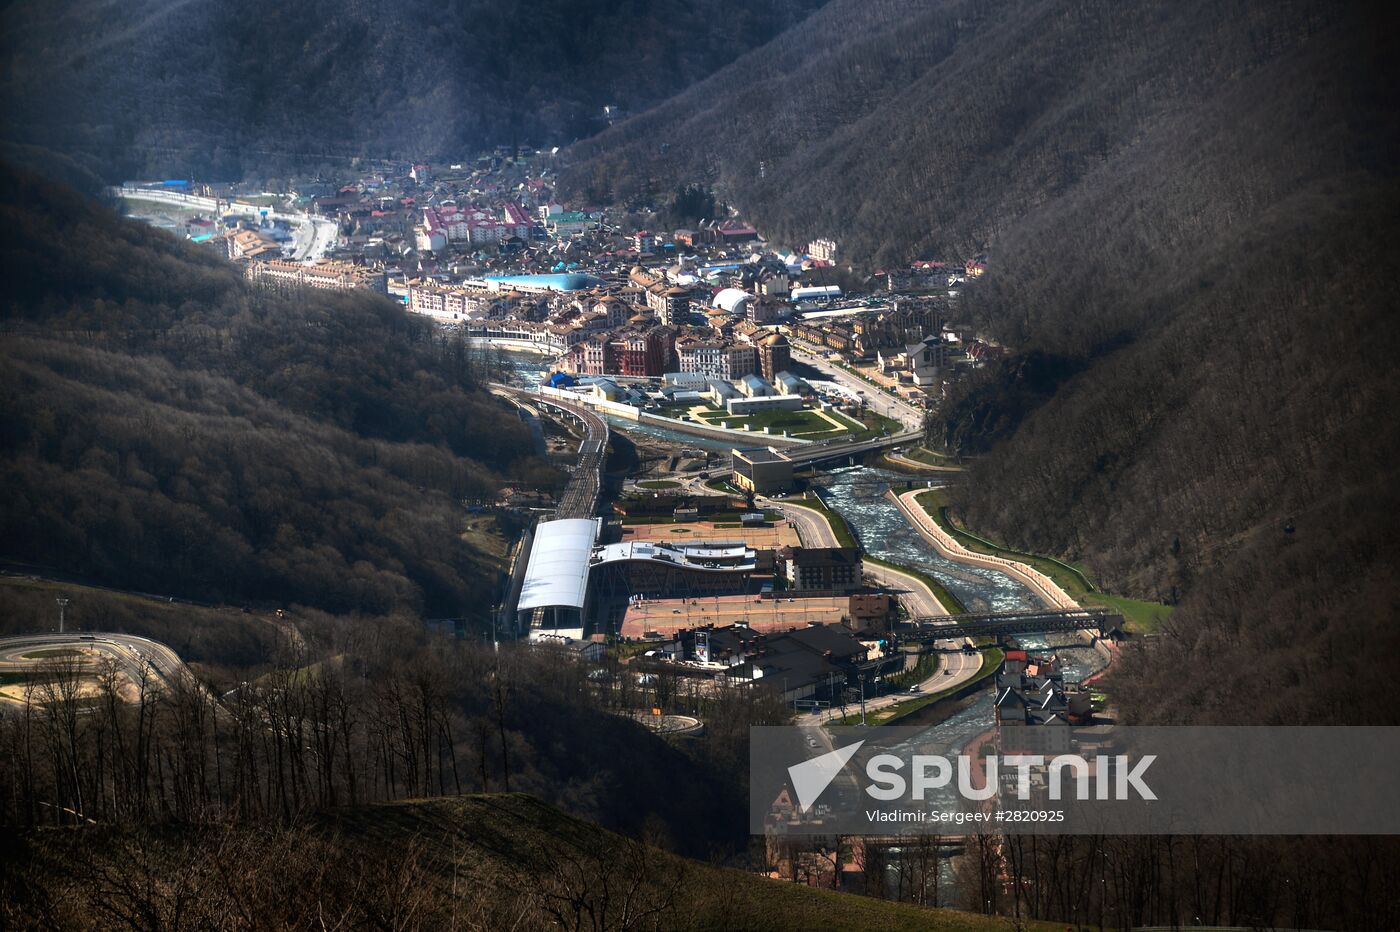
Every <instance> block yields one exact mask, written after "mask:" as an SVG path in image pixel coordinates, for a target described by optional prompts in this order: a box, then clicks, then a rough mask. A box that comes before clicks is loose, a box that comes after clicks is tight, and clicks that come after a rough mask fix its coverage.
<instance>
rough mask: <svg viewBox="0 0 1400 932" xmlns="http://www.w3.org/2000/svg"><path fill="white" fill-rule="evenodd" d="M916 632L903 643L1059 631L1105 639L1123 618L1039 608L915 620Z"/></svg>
mask: <svg viewBox="0 0 1400 932" xmlns="http://www.w3.org/2000/svg"><path fill="white" fill-rule="evenodd" d="M914 621H915V622H917V623H918V625H919V627H918V629H917V630H914V631H910V632H906V633H905V634H904V638H905V640H913V641H936V640H943V639H945V638H949V637H969V638H980V637H995V638H1001V637H1009V636H1011V635H1017V634H1052V633H1056V632H1061V631H1093V632H1095V633H1096V634H1097V635H1098V636H1099V637H1105V636H1107V635H1108V634H1109V633H1110V632H1111V631H1113V630H1114V629H1115V628H1120V627H1122V625H1123V616H1122V615H1121V614H1119V613H1117V612H1115V611H1113V610H1112V609H1107V608H1039V609H1025V610H1021V611H1014V612H965V613H962V614H959V615H937V616H932V617H928V618H916V619H914Z"/></svg>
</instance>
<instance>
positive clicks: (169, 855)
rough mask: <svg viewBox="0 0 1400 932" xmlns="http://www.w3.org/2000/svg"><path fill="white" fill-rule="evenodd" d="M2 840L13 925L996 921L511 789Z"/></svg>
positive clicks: (802, 925)
mask: <svg viewBox="0 0 1400 932" xmlns="http://www.w3.org/2000/svg"><path fill="white" fill-rule="evenodd" d="M7 850H8V851H9V853H10V857H12V858H15V856H16V855H18V857H17V858H15V860H12V861H11V862H10V864H8V865H7V867H8V868H9V870H7V871H6V872H5V877H6V878H7V879H6V880H5V881H4V882H3V884H4V885H3V886H0V892H3V893H4V896H3V901H4V902H5V903H6V904H7V907H6V908H5V909H6V912H0V917H4V918H7V919H8V920H9V923H11V924H14V925H15V926H17V927H22V926H24V925H26V924H28V923H30V922H34V921H36V920H48V921H49V922H56V923H57V924H58V925H61V926H62V927H64V928H69V929H110V928H127V927H135V926H140V925H141V923H142V922H143V921H144V922H154V923H155V924H156V925H159V926H160V927H162V928H170V929H174V928H202V929H244V928H284V927H285V928H304V927H307V926H312V927H316V926H317V925H318V923H319V922H321V921H326V922H327V926H328V927H329V926H330V925H331V924H332V922H331V921H329V920H327V918H326V917H330V918H331V919H332V920H334V921H335V923H340V924H342V925H341V927H348V928H395V929H447V928H457V929H482V930H485V929H492V930H494V929H506V928H527V929H536V928H546V927H549V928H555V927H558V928H565V929H598V930H602V929H676V930H679V929H697V930H698V929H716V930H718V929H757V928H762V929H814V928H823V929H889V930H895V929H911V930H913V929H919V930H969V932H975V930H984V929H985V930H995V929H1005V928H1008V925H1007V921H1006V920H1003V919H997V918H993V917H986V916H977V915H973V914H970V913H960V912H954V911H951V910H934V909H923V908H920V907H917V906H912V905H908V904H903V903H891V902H887V901H881V900H875V899H867V898H864V897H855V896H842V895H841V894H838V893H835V892H833V891H829V890H818V889H812V888H810V887H805V886H799V885H796V884H791V883H782V882H779V881H774V880H766V879H763V878H760V877H756V876H754V875H752V874H748V873H743V872H740V871H736V870H730V869H726V868H720V867H713V866H710V865H708V864H703V863H701V862H698V861H689V860H686V859H684V858H679V857H676V856H675V855H672V854H667V853H666V852H664V851H661V850H659V849H657V848H654V847H651V846H649V845H647V844H644V843H641V842H636V841H632V840H629V839H625V838H622V837H620V836H617V835H613V834H611V833H609V832H606V831H604V830H602V829H600V828H598V827H597V826H594V825H591V824H589V823H587V822H582V821H580V820H578V819H574V818H572V817H570V816H567V815H565V814H564V813H562V812H560V811H558V810H557V809H551V808H550V807H548V806H545V805H544V804H542V803H539V802H537V801H535V800H533V799H531V798H530V797H527V796H521V795H504V796H501V795H497V796H466V797H460V798H457V799H450V800H438V801H433V802H409V803H400V804H395V805H386V806H374V807H364V808H358V809H346V810H340V811H337V812H335V813H332V814H329V815H326V816H324V817H319V818H317V819H314V820H311V821H308V822H305V823H302V824H300V825H298V826H296V827H294V828H290V829H281V828H273V827H262V828H254V827H247V828H233V829H229V828H223V827H214V828H209V829H204V830H200V831H195V830H178V829H170V830H165V831H158V832H152V831H139V832H138V831H131V832H124V831H120V830H112V829H91V830H80V831H71V832H40V833H38V834H35V835H32V836H29V837H28V838H26V839H25V841H24V844H23V847H22V848H15V847H8V846H7ZM6 913H8V916H7V915H6ZM1018 927H1019V928H1024V929H1050V928H1058V926H1055V925H1054V924H1051V923H1023V924H1021V925H1020V926H1018Z"/></svg>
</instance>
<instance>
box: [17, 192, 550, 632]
mask: <svg viewBox="0 0 1400 932" xmlns="http://www.w3.org/2000/svg"><path fill="white" fill-rule="evenodd" d="M0 216H3V218H4V224H3V228H4V232H3V234H0V268H3V270H4V275H5V278H6V281H7V282H8V288H7V291H6V298H5V301H4V304H3V312H0V320H3V324H4V332H3V335H2V336H0V359H3V362H0V412H3V413H0V481H2V482H3V484H4V486H5V490H6V494H5V495H4V497H3V501H0V540H3V543H0V557H3V558H5V559H11V560H17V561H20V562H25V563H37V564H40V565H46V566H49V567H53V568H55V569H58V570H61V571H65V572H71V573H77V574H81V575H83V576H86V577H90V578H92V579H94V580H96V581H100V582H103V583H106V584H109V585H114V586H118V587H122V588H133V589H139V590H143V591H154V592H160V593H169V594H172V595H182V596H189V597H194V598H208V599H217V600H227V601H241V600H249V601H273V602H278V603H282V604H290V603H293V602H297V603H301V604H304V605H313V606H316V607H319V608H324V609H326V610H328V611H334V612H354V611H359V612H368V613H373V614H385V613H388V612H391V611H394V610H399V609H404V610H409V611H420V610H421V611H427V612H429V613H431V614H436V615H450V616H459V615H462V614H464V611H463V609H464V607H465V606H469V605H472V604H484V602H485V601H489V599H490V597H491V596H492V595H493V593H494V591H495V587H496V580H497V574H498V573H499V570H500V564H501V554H500V553H492V552H488V551H489V550H490V547H488V546H487V545H486V542H484V541H482V540H473V539H469V538H464V534H465V533H466V531H467V530H468V529H467V520H466V519H467V515H466V513H465V512H464V510H463V508H462V502H463V501H464V500H472V499H478V498H482V497H490V496H493V495H494V493H495V490H496V488H497V487H498V485H499V484H500V482H501V481H502V478H503V477H505V478H508V479H510V480H511V481H524V482H527V483H528V482H532V481H539V482H544V483H549V482H552V481H554V475H555V474H554V472H553V470H552V469H550V468H549V467H547V466H546V465H545V464H544V463H543V462H542V461H539V460H537V459H535V458H534V456H533V454H532V448H531V441H530V437H529V434H528V432H527V431H526V429H525V427H524V426H523V425H522V424H521V423H520V422H519V420H518V418H517V417H516V416H515V414H514V413H513V412H512V411H511V410H509V409H507V408H505V407H504V406H502V405H500V404H499V402H497V401H495V400H494V399H492V398H491V397H490V396H489V395H487V394H486V392H485V390H484V388H482V387H481V383H482V382H483V381H484V380H485V378H486V375H487V373H486V372H485V370H484V368H483V365H482V363H481V361H480V360H478V359H476V357H475V356H474V355H473V354H471V353H470V352H468V351H467V349H466V348H465V347H463V346H462V345H461V344H460V343H452V342H450V341H443V340H442V339H439V338H437V337H435V336H434V334H433V331H432V328H431V327H430V325H429V324H428V323H427V322H425V321H421V320H416V319H411V318H410V317H409V315H407V314H406V313H405V312H404V311H403V310H402V309H400V308H396V307H394V306H393V304H392V303H391V302H389V301H388V300H386V299H384V298H382V297H378V296H375V295H371V294H369V293H359V294H348V293H346V294H330V293H321V292H312V293H306V294H300V295H296V296H292V297H279V296H275V295H272V294H269V293H266V292H261V291H258V290H255V289H252V288H250V287H248V286H247V285H245V284H244V282H243V280H242V279H241V278H240V277H239V276H238V274H237V272H236V270H235V269H234V268H233V266H232V265H230V264H229V263H227V262H225V261H224V260H223V259H222V258H219V257H216V256H215V255H214V254H213V253H212V252H211V251H208V250H201V249H199V248H197V247H194V246H192V245H190V244H188V243H182V242H179V241H177V240H175V239H174V238H172V237H170V236H169V235H167V234H164V233H161V232H159V231H156V230H152V229H149V228H146V227H143V226H141V225H139V224H136V223H133V222H129V221H125V220H121V219H120V218H118V217H116V216H115V215H113V214H112V213H111V212H109V211H108V210H106V209H105V208H103V207H101V206H99V205H97V204H94V203H91V202H87V201H85V200H83V199H82V198H80V197H79V196H77V195H76V194H73V193H72V192H66V191H64V190H62V189H59V188H56V187H54V186H52V185H49V184H47V183H44V182H41V181H39V180H38V179H37V178H35V177H33V176H29V175H26V174H22V173H16V172H11V171H8V170H7V171H6V172H5V173H4V175H3V176H0ZM486 438H489V439H486Z"/></svg>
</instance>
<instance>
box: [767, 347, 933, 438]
mask: <svg viewBox="0 0 1400 932" xmlns="http://www.w3.org/2000/svg"><path fill="white" fill-rule="evenodd" d="M792 357H793V358H794V359H796V360H797V361H798V362H801V363H804V364H806V365H808V366H811V367H812V368H814V369H817V370H818V371H820V372H821V373H822V374H823V375H825V376H826V377H827V378H829V379H831V380H832V381H833V382H839V383H841V384H842V385H843V386H845V387H846V388H849V389H850V390H851V391H854V392H861V393H862V394H864V396H865V400H866V404H868V405H869V406H870V408H871V410H873V411H874V412H875V413H876V414H882V415H884V416H885V417H889V418H894V419H895V420H897V421H899V422H900V423H902V424H904V426H906V427H908V428H910V429H911V430H919V429H922V426H923V423H924V413H923V412H922V411H920V410H919V409H918V408H916V407H914V406H913V405H911V404H909V403H908V402H906V401H902V400H901V399H899V398H896V397H894V396H893V395H891V394H889V393H888V392H885V391H881V390H880V389H878V388H876V387H875V386H874V385H871V384H870V383H869V382H867V381H865V380H864V379H862V378H859V377H857V376H854V375H851V373H849V372H847V371H846V370H845V369H842V368H840V367H839V366H836V365H833V364H832V363H830V362H828V361H827V360H825V359H823V358H822V357H820V356H816V355H813V354H812V353H809V352H807V351H806V350H802V349H799V348H797V346H793V348H792Z"/></svg>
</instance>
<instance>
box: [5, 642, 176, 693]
mask: <svg viewBox="0 0 1400 932" xmlns="http://www.w3.org/2000/svg"><path fill="white" fill-rule="evenodd" d="M54 648H72V649H75V650H79V649H82V650H95V651H98V652H100V653H102V654H104V655H106V656H108V657H111V658H112V659H113V660H115V661H116V663H117V664H118V666H119V667H120V668H121V670H122V672H123V673H125V674H126V675H127V676H128V677H130V678H131V679H132V681H133V682H139V679H140V676H141V671H142V668H143V666H144V667H148V668H149V669H150V671H151V672H153V673H154V674H155V676H156V678H157V679H158V680H160V681H161V682H162V683H164V684H166V685H173V684H175V683H178V682H180V681H182V680H185V679H188V680H189V681H190V682H193V681H194V675H193V674H192V673H190V671H189V668H188V667H186V666H185V662H184V661H183V660H181V659H180V655H179V654H177V653H175V651H173V650H171V649H170V648H169V647H166V646H165V645H164V644H162V643H160V642H159V641H152V640H150V639H149V638H143V637H137V636H136V635H134V634H111V633H105V632H92V631H65V632H64V633H62V634H59V633H57V632H52V633H48V634H24V635H18V636H16V637H8V638H0V669H4V668H6V667H9V668H17V667H23V668H26V669H27V668H32V667H33V666H35V665H36V664H39V663H42V662H43V661H42V660H41V659H39V660H33V659H25V658H24V656H23V655H24V654H26V653H29V652H32V651H35V650H44V649H54Z"/></svg>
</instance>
